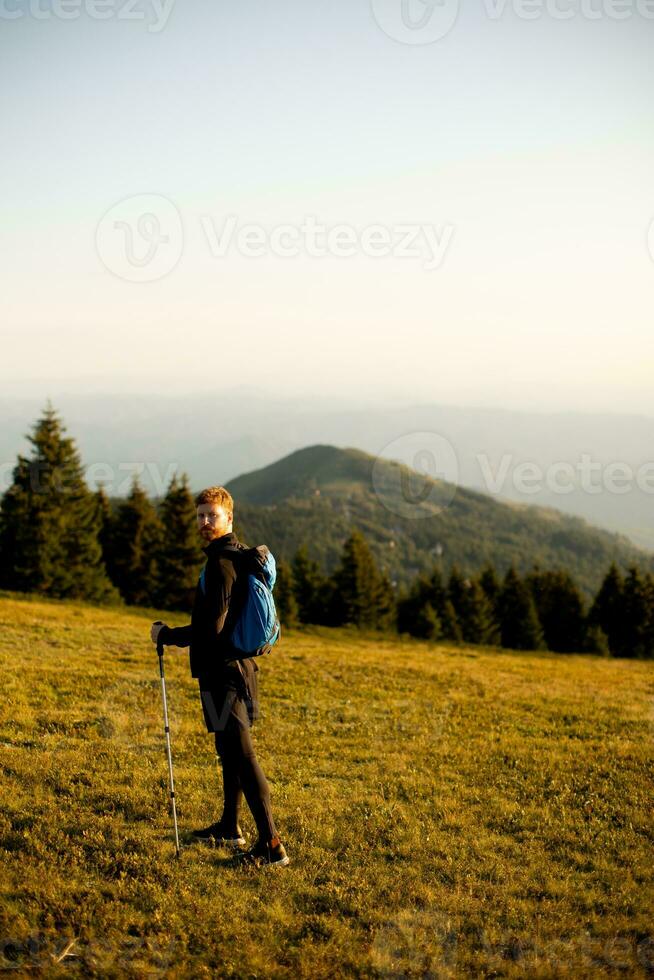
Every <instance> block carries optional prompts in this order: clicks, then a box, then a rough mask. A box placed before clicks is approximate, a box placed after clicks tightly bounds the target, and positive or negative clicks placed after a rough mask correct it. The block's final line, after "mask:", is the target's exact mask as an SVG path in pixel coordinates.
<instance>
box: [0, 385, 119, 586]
mask: <svg viewBox="0 0 654 980" xmlns="http://www.w3.org/2000/svg"><path fill="white" fill-rule="evenodd" d="M65 431H66V430H65V427H64V425H63V423H62V421H61V419H60V418H59V417H58V416H57V414H56V412H55V410H54V409H53V407H52V406H51V405H50V403H48V405H47V407H46V409H45V410H44V413H43V415H42V417H41V418H40V419H39V420H38V421H37V422H36V423H35V425H34V426H33V430H32V434H31V435H29V436H28V437H27V438H28V440H29V442H30V443H31V445H32V450H33V451H32V454H31V456H30V457H29V458H28V457H25V456H19V457H18V460H17V464H16V467H15V469H14V473H13V483H12V485H11V486H10V487H9V489H8V490H7V491H6V493H5V494H4V497H3V500H2V512H1V518H0V553H1V555H2V573H1V574H2V582H3V584H4V586H5V587H6V588H11V589H16V590H18V591H21V592H37V593H43V594H46V595H50V596H55V597H57V598H70V599H88V600H90V601H94V602H115V601H117V599H118V595H117V593H116V591H115V589H113V588H112V586H111V583H110V581H109V579H108V576H107V571H106V569H105V566H104V563H103V560H102V550H101V546H100V542H99V541H98V535H97V508H96V501H95V497H94V495H93V494H92V493H91V491H90V490H89V488H88V487H87V485H86V483H85V481H84V474H83V469H82V463H81V459H80V456H79V453H78V451H77V448H76V446H75V443H74V440H73V439H71V438H69V437H66V436H65V435H64V433H65Z"/></svg>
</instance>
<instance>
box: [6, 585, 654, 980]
mask: <svg viewBox="0 0 654 980" xmlns="http://www.w3.org/2000/svg"><path fill="white" fill-rule="evenodd" d="M153 618H156V617H155V616H154V615H153V614H152V613H148V612H146V611H135V610H131V611H129V612H116V611H110V610H107V609H102V610H101V609H94V608H92V607H89V606H83V605H74V604H66V603H57V602H54V601H53V602H44V601H39V602H36V601H32V600H29V599H21V598H19V597H17V596H11V595H7V594H5V595H4V596H1V597H0V664H1V670H2V678H3V697H2V699H1V701H0V715H1V717H0V765H1V770H2V783H1V785H0V863H1V872H0V889H1V893H2V898H1V903H0V908H1V912H0V915H1V928H2V932H1V935H2V937H3V941H2V945H1V946H0V967H1V968H3V969H5V970H11V969H15V970H16V971H17V973H16V975H25V976H34V975H41V976H48V977H50V976H52V977H57V976H62V977H63V976H66V977H68V976H102V977H121V978H122V977H126V976H127V977H129V976H134V977H144V976H175V977H180V976H184V977H186V976H193V977H215V976H237V977H254V976H257V977H264V976H265V977H268V976H273V977H297V976H299V977H326V976H339V975H347V976H357V977H373V976H374V977H378V976H382V977H403V976H407V977H426V976H429V977H459V976H462V977H491V976H492V977H526V976H528V977H536V978H538V977H575V978H579V977H582V978H583V977H601V976H614V975H617V974H618V973H619V974H620V975H621V976H629V977H641V976H642V977H644V976H647V975H650V974H651V971H652V969H654V935H653V930H652V921H653V913H654V896H653V892H652V860H651V856H652V850H651V847H652V821H651V812H650V807H651V800H652V788H653V787H652V781H653V779H652V777H653V773H652V722H653V714H652V703H653V701H652V695H653V694H654V672H653V669H652V665H651V664H647V663H642V662H626V661H622V662H621V661H613V660H604V659H600V658H594V657H589V656H585V657H575V656H561V655H554V654H533V655H524V654H517V653H516V654H514V653H511V652H506V651H504V652H497V651H493V650H480V649H454V648H446V647H441V646H430V645H428V644H422V643H419V642H415V641H412V642H409V641H400V640H397V639H395V638H393V639H392V640H391V639H388V640H387V639H384V638H379V637H359V636H356V635H354V634H352V633H349V632H348V631H334V632H332V631H329V630H321V629H316V630H310V631H309V630H307V631H303V632H299V631H298V632H294V633H288V634H287V636H286V639H285V641H284V642H283V644H282V645H281V647H280V648H279V650H278V651H277V652H276V653H275V654H274V658H271V659H269V660H267V661H266V662H264V663H262V664H261V668H262V669H261V674H260V677H261V689H262V706H261V709H262V718H261V720H260V722H259V723H258V724H257V726H256V727H255V732H256V744H257V749H258V752H259V756H260V759H261V762H262V765H263V767H264V771H265V772H266V774H267V775H268V777H269V779H270V783H271V789H272V794H273V804H274V810H275V814H276V818H277V821H278V825H279V828H280V832H281V833H282V836H283V838H284V840H285V842H286V844H287V847H288V851H289V854H290V856H291V858H292V864H291V865H290V866H289V867H288V868H287V869H283V870H281V869H268V870H267V871H257V870H254V869H249V870H248V869H243V868H237V867H235V866H234V863H233V859H232V858H231V857H230V855H229V854H228V853H227V852H225V851H222V850H220V849H217V850H210V849H207V848H205V847H203V846H201V845H197V844H196V845H193V844H189V845H188V846H186V847H185V848H184V850H183V853H182V859H181V861H180V862H175V861H174V859H173V848H172V843H171V832H170V819H169V813H168V804H167V790H166V762H165V750H164V741H163V733H162V718H161V699H160V688H159V681H158V673H157V663H156V656H155V654H154V652H153V648H152V646H151V644H150V642H149V639H148V632H149V623H150V621H151V620H152V619H153ZM169 621H172V620H169ZM175 621H176V622H181V620H179V619H177V620H175ZM167 664H168V666H167V680H168V688H169V707H170V712H171V725H172V742H173V753H174V759H175V767H176V782H177V792H178V800H179V816H180V821H181V828H182V833H183V837H184V839H186V834H187V832H188V830H189V829H190V828H192V827H195V826H198V825H202V824H204V823H205V822H208V821H209V820H210V819H213V818H215V817H217V816H218V810H219V806H218V801H219V787H220V782H219V776H218V768H217V761H216V759H215V756H214V754H213V751H212V747H213V743H212V737H211V736H209V735H207V734H206V733H205V732H204V730H203V725H202V721H201V709H200V705H199V700H198V696H197V689H196V684H195V682H194V681H192V679H191V678H190V677H189V675H188V666H187V659H186V655H185V653H184V652H171V653H170V654H169V655H168V658H167ZM243 826H244V829H246V830H247V831H248V832H249V835H250V839H252V835H253V825H252V821H251V819H250V816H249V813H247V811H246V812H245V813H244V819H243Z"/></svg>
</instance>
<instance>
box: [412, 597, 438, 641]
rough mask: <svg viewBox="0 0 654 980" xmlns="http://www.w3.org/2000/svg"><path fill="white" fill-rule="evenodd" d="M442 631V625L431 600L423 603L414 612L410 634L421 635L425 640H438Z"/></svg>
mask: <svg viewBox="0 0 654 980" xmlns="http://www.w3.org/2000/svg"><path fill="white" fill-rule="evenodd" d="M442 633H443V627H442V624H441V621H440V618H439V615H438V613H437V612H436V610H435V609H434V607H433V606H432V604H431V602H426V603H424V605H422V606H420V608H419V609H418V611H417V613H416V617H415V620H414V632H413V634H412V635H413V636H419V637H423V638H424V639H425V640H438V639H440V637H441V635H442Z"/></svg>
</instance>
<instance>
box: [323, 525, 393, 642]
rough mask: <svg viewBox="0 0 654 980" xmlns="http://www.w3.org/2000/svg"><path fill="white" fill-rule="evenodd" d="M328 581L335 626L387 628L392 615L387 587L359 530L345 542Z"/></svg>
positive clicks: (391, 600) (384, 577)
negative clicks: (338, 562)
mask: <svg viewBox="0 0 654 980" xmlns="http://www.w3.org/2000/svg"><path fill="white" fill-rule="evenodd" d="M332 581H333V585H334V590H333V594H334V605H333V609H334V618H335V621H336V624H337V625H342V624H347V623H351V624H353V625H354V626H358V627H359V628H362V629H364V628H369V629H370V628H372V629H376V628H384V627H389V626H390V625H391V623H392V621H393V619H394V613H395V610H394V601H393V595H392V589H391V584H390V582H389V581H388V579H387V578H386V576H385V575H382V573H381V572H380V571H379V569H378V568H377V565H376V563H375V560H374V558H373V556H372V552H371V551H370V548H369V547H368V544H367V542H366V540H365V538H364V537H363V535H362V534H361V532H360V531H354V532H353V533H352V534H351V535H350V537H349V538H348V539H347V541H346V542H345V545H344V546H343V556H342V558H341V564H340V566H339V568H337V569H336V571H335V573H334V575H333V578H332Z"/></svg>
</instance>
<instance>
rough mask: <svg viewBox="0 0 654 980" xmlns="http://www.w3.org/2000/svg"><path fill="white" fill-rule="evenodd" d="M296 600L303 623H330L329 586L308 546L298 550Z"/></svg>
mask: <svg viewBox="0 0 654 980" xmlns="http://www.w3.org/2000/svg"><path fill="white" fill-rule="evenodd" d="M292 575H293V584H294V592H295V599H296V602H297V608H298V617H299V620H300V622H301V623H328V622H329V621H328V615H327V611H328V605H329V594H328V593H329V586H328V583H327V579H326V578H325V576H324V575H323V574H322V572H321V571H320V566H319V565H318V563H317V562H316V561H314V559H313V558H309V555H308V553H307V549H306V546H304V545H302V546H301V547H300V548H298V550H297V552H296V554H295V558H294V559H293V567H292Z"/></svg>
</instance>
